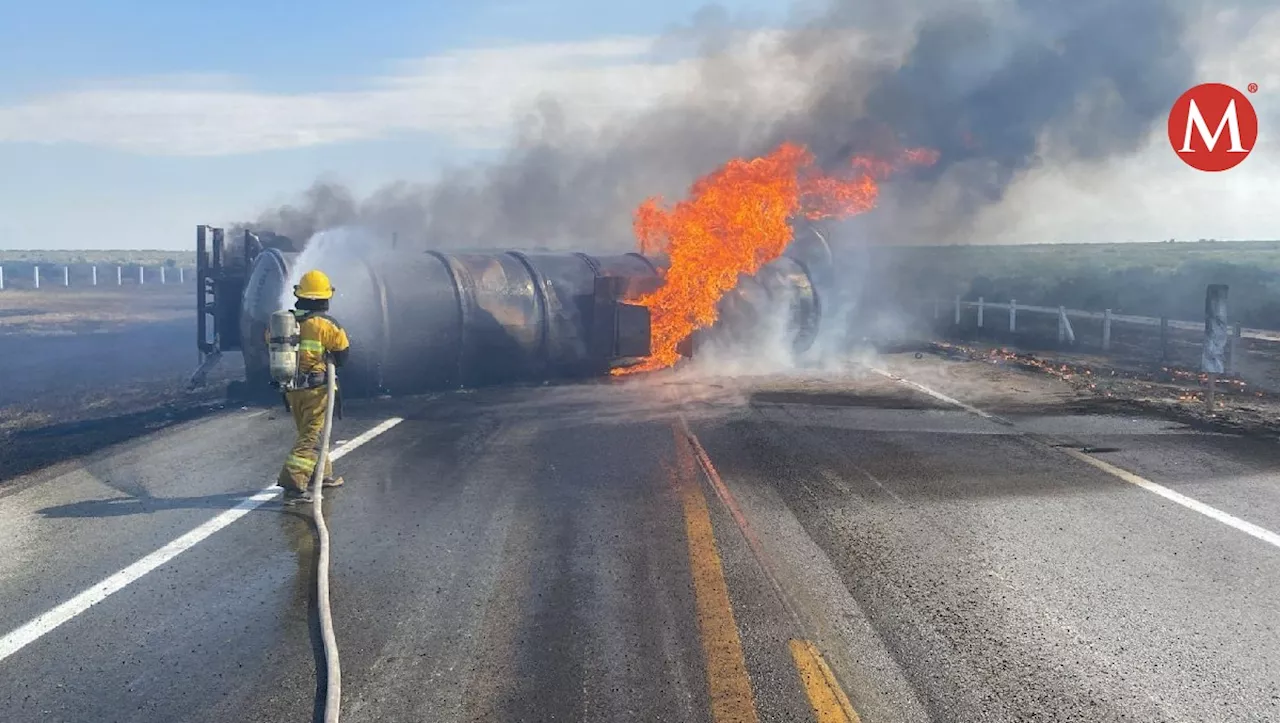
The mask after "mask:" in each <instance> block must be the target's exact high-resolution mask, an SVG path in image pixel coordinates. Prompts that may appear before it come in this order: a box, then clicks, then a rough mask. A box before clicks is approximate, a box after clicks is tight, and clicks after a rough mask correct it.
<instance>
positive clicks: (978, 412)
mask: <svg viewBox="0 0 1280 723" xmlns="http://www.w3.org/2000/svg"><path fill="white" fill-rule="evenodd" d="M868 369H870V370H871V371H873V372H875V373H876V374H879V375H880V376H882V377H885V378H887V379H892V380H893V381H895V382H897V383H899V384H902V385H904V386H908V387H911V388H912V389H914V390H916V391H918V392H922V393H924V394H928V395H929V396H931V397H933V398H934V399H937V400H939V401H942V402H946V403H947V404H951V405H954V406H957V407H959V408H961V409H963V410H964V411H966V412H969V413H970V414H976V415H978V416H979V417H982V418H983V419H989V420H991V421H993V422H999V423H1000V424H1007V425H1010V426H1012V422H1009V421H1008V420H1005V419H1002V418H1000V417H997V416H996V415H994V414H992V413H990V412H984V411H982V410H981V409H978V408H977V407H974V406H971V405H968V404H965V403H964V402H962V401H960V400H959V399H952V398H951V397H948V396H947V395H945V394H943V393H942V392H939V391H935V390H933V389H930V388H929V387H926V386H925V385H923V384H920V383H919V382H913V381H911V380H910V379H907V378H906V377H900V376H898V375H897V374H894V373H893V372H891V371H887V370H885V369H878V368H876V367H868Z"/></svg>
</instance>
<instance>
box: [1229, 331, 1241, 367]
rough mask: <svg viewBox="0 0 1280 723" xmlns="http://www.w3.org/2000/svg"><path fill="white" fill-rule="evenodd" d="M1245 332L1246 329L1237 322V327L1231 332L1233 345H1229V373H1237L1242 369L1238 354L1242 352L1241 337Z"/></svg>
mask: <svg viewBox="0 0 1280 723" xmlns="http://www.w3.org/2000/svg"><path fill="white" fill-rule="evenodd" d="M1243 334H1244V329H1243V328H1241V326H1240V325H1239V324H1236V326H1235V329H1233V330H1232V332H1231V346H1229V347H1227V373H1228V374H1235V373H1236V372H1238V371H1240V364H1239V362H1238V361H1237V359H1238V358H1237V357H1236V354H1239V353H1240V337H1241V336H1242V335H1243Z"/></svg>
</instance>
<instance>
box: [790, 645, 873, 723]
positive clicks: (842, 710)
mask: <svg viewBox="0 0 1280 723" xmlns="http://www.w3.org/2000/svg"><path fill="white" fill-rule="evenodd" d="M790 646H791V657H792V658H793V659H794V660H795V662H796V670H798V671H800V681H801V682H802V683H804V691H805V693H807V694H808V695H809V704H810V705H812V706H813V714H814V715H815V716H816V717H817V718H818V723H859V718H858V713H857V711H855V710H854V709H853V705H852V704H850V703H849V698H848V697H846V696H845V694H844V691H843V690H841V688H840V684H839V683H838V682H836V676H835V674H834V673H832V672H831V668H829V667H827V661H825V660H823V659H822V654H821V653H819V652H818V649H817V647H815V646H814V644H813V643H811V642H809V641H808V640H792V641H791V642H790Z"/></svg>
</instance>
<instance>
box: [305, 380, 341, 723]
mask: <svg viewBox="0 0 1280 723" xmlns="http://www.w3.org/2000/svg"><path fill="white" fill-rule="evenodd" d="M325 371H326V374H325V377H326V379H327V381H326V383H325V386H326V391H327V394H326V401H325V410H324V429H323V430H322V431H321V433H320V453H319V456H318V457H317V458H316V469H315V472H313V473H312V479H311V486H312V488H313V489H314V490H315V491H314V492H313V493H312V498H311V500H312V501H311V509H312V513H313V515H314V516H315V521H316V531H317V532H318V533H319V536H320V560H319V561H318V563H317V567H318V569H319V571H318V574H317V576H316V580H317V583H316V586H317V588H318V590H317V599H318V600H319V606H320V635H321V637H322V638H324V658H325V663H326V671H327V672H326V675H325V698H324V722H325V723H338V715H339V713H340V712H341V708H342V669H341V667H339V665H338V642H337V639H336V638H335V637H334V635H333V617H332V615H331V613H330V611H329V528H328V527H327V526H326V525H325V523H324V514H323V513H322V512H321V510H320V502H321V499H322V497H323V496H324V495H323V492H322V490H323V489H324V466H325V462H326V461H327V460H328V459H329V434H330V432H331V431H332V429H333V400H334V397H335V396H336V394H335V392H336V389H337V382H336V380H335V378H334V368H333V362H329V363H328V368H327V369H326V370H325Z"/></svg>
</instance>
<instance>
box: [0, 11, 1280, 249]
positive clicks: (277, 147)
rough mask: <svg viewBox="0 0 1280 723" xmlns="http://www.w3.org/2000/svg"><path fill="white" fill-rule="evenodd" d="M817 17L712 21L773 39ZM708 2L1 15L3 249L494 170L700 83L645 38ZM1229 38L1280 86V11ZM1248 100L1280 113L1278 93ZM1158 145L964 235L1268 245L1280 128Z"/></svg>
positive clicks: (1044, 178) (1157, 139) (1224, 51)
mask: <svg viewBox="0 0 1280 723" xmlns="http://www.w3.org/2000/svg"><path fill="white" fill-rule="evenodd" d="M993 1H995V0H993ZM825 2H826V0H721V2H719V3H718V4H717V5H712V6H710V7H714V8H718V9H719V10H718V12H720V13H721V15H722V16H727V17H729V18H731V20H732V21H733V22H734V24H735V25H737V26H739V27H741V26H747V27H752V28H768V27H776V26H779V25H781V24H783V23H784V22H786V21H788V20H791V19H793V17H794V16H793V13H797V12H798V13H800V14H801V15H802V16H810V17H811V16H812V14H813V13H814V12H816V11H818V10H820V9H821V8H822V7H823V5H824V4H825ZM707 7H708V6H707V5H704V4H702V3H697V2H695V3H677V2H674V0H645V1H644V2H639V1H636V0H633V1H632V2H628V3H603V2H598V0H561V1H559V2H555V1H553V0H513V1H509V2H494V1H492V0H478V1H473V2H467V3H463V2H452V3H431V2H407V1H406V0H383V1H382V2H379V3H376V4H374V3H360V4H356V3H338V2H335V1H334V0H314V1H313V2H310V3H282V2H250V1H249V0H221V1H220V2H217V3H213V2H203V3H195V2H190V1H189V0H185V1H179V0H173V1H170V2H161V1H160V0H151V1H149V2H142V1H139V0H109V1H108V0H97V1H96V2H88V0H77V1H74V2H67V1H65V0H41V1H40V2H31V1H30V0H0V68H3V72H0V248H161V249H185V248H191V247H192V245H193V236H194V227H195V225H196V224H201V223H210V224H230V223H234V222H236V221H242V220H250V219H253V218H256V217H257V215H258V214H259V212H260V211H262V210H264V209H267V208H271V207H274V206H278V205H280V204H282V203H286V202H290V201H294V200H296V199H298V198H299V194H300V193H301V192H302V191H303V190H305V189H306V188H307V187H308V186H310V185H311V184H312V183H313V182H314V181H315V180H317V179H318V178H325V179H332V180H336V181H340V182H343V183H345V184H347V185H348V186H350V187H351V188H353V190H355V191H356V192H357V193H359V194H361V195H363V194H366V193H368V192H371V191H373V190H374V189H375V188H376V187H378V186H380V185H382V184H383V183H386V182H389V181H394V180H418V181H427V180H430V179H431V178H432V177H433V176H434V175H435V174H436V173H438V172H439V171H440V170H441V169H442V168H443V167H444V166H445V165H447V164H456V163H462V162H468V161H475V160H483V159H484V158H486V157H488V156H490V155H491V154H495V153H498V152H500V151H501V149H502V148H503V147H504V145H505V143H506V140H507V139H508V137H509V136H508V134H509V131H510V128H511V121H512V120H513V118H515V117H516V114H517V113H518V112H519V111H520V110H522V109H525V108H528V107H529V106H530V105H531V104H533V103H534V102H536V101H537V100H538V98H539V96H540V95H541V94H543V93H546V94H550V95H553V96H555V97H556V98H557V99H559V100H561V101H563V102H565V103H567V104H568V105H569V106H570V107H571V108H572V109H574V118H575V119H576V120H579V121H584V122H604V120H605V119H606V118H607V117H608V116H609V115H611V114H626V113H629V112H634V111H635V110H638V109H639V108H641V107H643V106H645V105H647V104H650V103H652V102H653V101H654V100H655V99H656V98H657V97H658V96H659V95H660V94H661V93H663V92H666V91H671V90H675V91H677V92H678V91H680V90H681V89H684V88H687V87H688V86H685V85H682V84H684V83H688V82H691V80H692V78H693V74H692V72H691V66H690V64H689V63H688V62H687V61H686V60H684V59H682V58H680V57H675V56H672V55H671V54H669V53H667V54H662V53H655V52H653V41H654V39H655V38H656V37H658V36H660V35H662V34H663V33H665V32H668V31H670V30H672V29H674V28H679V27H687V26H688V25H690V24H692V23H693V22H694V21H695V18H696V17H699V14H700V13H705V12H706V11H707V10H706V8H707ZM713 14H714V12H713ZM1229 26H1230V24H1229V23H1228V24H1226V25H1223V26H1222V28H1219V29H1218V30H1214V28H1216V27H1218V26H1217V25H1215V24H1214V23H1200V24H1194V25H1193V27H1194V28H1196V29H1204V28H1207V30H1204V32H1202V33H1201V34H1202V35H1204V36H1205V37H1203V38H1201V39H1200V40H1198V41H1197V42H1199V43H1200V44H1201V45H1202V46H1203V48H1204V49H1205V50H1204V51H1203V52H1202V54H1201V55H1202V57H1201V61H1202V66H1203V67H1202V68H1201V75H1202V76H1203V80H1221V79H1223V78H1234V79H1240V81H1241V82H1244V81H1246V80H1247V81H1250V82H1258V83H1259V84H1260V85H1261V86H1262V88H1263V89H1266V90H1269V89H1273V88H1274V89H1280V43H1277V42H1276V41H1275V39H1276V38H1280V10H1277V11H1275V12H1272V13H1270V14H1269V15H1267V16H1266V17H1265V18H1264V19H1263V20H1262V21H1261V22H1259V23H1257V24H1256V27H1255V28H1253V30H1252V32H1250V33H1248V34H1247V36H1245V37H1241V36H1240V34H1239V32H1238V28H1233V27H1229ZM1219 30H1220V31H1221V32H1219ZM1227 31H1230V32H1227ZM1198 32H1199V30H1198ZM1214 33H1217V35H1215V34H1214ZM1223 33H1226V34H1225V35H1223ZM1219 36H1221V37H1219ZM772 69H774V68H772V65H768V64H766V65H764V66H759V67H757V68H755V69H754V70H753V78H754V77H755V76H757V75H759V76H763V75H764V74H767V73H768V72H769V71H770V70H772ZM1246 76H1247V77H1246ZM758 85H760V87H767V84H766V83H760V84H758ZM1254 102H1255V104H1256V105H1257V106H1258V109H1259V112H1260V113H1262V114H1263V115H1264V117H1265V118H1267V122H1268V123H1272V122H1273V121H1272V120H1271V119H1274V118H1280V93H1276V92H1260V93H1258V94H1257V95H1256V97H1255V101H1254ZM778 103H779V104H782V105H786V104H787V101H785V100H778ZM787 107H791V106H787ZM1268 127H1269V126H1268ZM1155 130H1156V132H1155V133H1154V136H1153V140H1152V145H1151V146H1150V147H1149V148H1148V149H1147V150H1146V151H1144V152H1143V153H1142V154H1140V155H1139V156H1136V157H1133V158H1129V159H1123V162H1122V163H1118V164H1114V165H1113V166H1111V167H1108V168H1106V169H1098V168H1092V167H1077V166H1066V167H1052V166H1051V167H1045V168H1042V169H1036V170H1035V171H1033V172H1031V173H1029V174H1028V176H1027V177H1026V178H1023V179H1020V180H1019V181H1018V182H1017V183H1015V185H1014V186H1013V187H1012V188H1011V190H1010V193H1009V196H1008V198H1007V199H1006V200H1005V202H1004V203H1001V204H998V205H997V206H994V207H992V208H991V209H990V210H989V212H988V213H985V214H984V216H983V217H982V219H981V224H979V226H978V227H977V228H975V229H974V230H973V231H972V232H971V233H972V235H973V236H974V237H975V238H976V239H978V240H981V241H990V242H1026V241H1050V240H1055V239H1072V240H1099V241H1103V240H1116V239H1144V238H1149V239H1158V238H1168V237H1171V236H1173V237H1186V238H1198V237H1202V236H1203V237H1219V238H1224V237H1227V238H1259V237H1274V236H1275V228H1276V220H1275V217H1274V214H1273V212H1272V209H1273V208H1274V199H1275V197H1276V195H1277V194H1278V193H1280V156H1277V154H1275V153H1274V152H1272V151H1271V149H1272V148H1274V147H1276V146H1275V145H1274V144H1275V142H1276V141H1275V138H1276V136H1275V134H1274V133H1272V132H1270V131H1267V130H1266V127H1264V128H1263V130H1262V131H1261V133H1260V136H1259V147H1258V149H1257V150H1255V153H1254V154H1253V157H1251V158H1250V159H1249V160H1248V161H1247V162H1246V163H1245V164H1243V165H1242V166H1241V167H1240V169H1239V170H1235V171H1233V172H1231V173H1228V174H1221V175H1218V174H1202V173H1197V172H1188V171H1187V169H1186V168H1185V167H1183V166H1181V165H1180V162H1179V161H1177V160H1176V159H1175V158H1174V157H1173V154H1172V153H1171V152H1170V149H1169V147H1168V145H1167V140H1166V139H1164V138H1163V137H1162V134H1163V131H1162V130H1161V129H1155ZM1028 209H1035V211H1034V212H1028Z"/></svg>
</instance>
